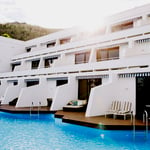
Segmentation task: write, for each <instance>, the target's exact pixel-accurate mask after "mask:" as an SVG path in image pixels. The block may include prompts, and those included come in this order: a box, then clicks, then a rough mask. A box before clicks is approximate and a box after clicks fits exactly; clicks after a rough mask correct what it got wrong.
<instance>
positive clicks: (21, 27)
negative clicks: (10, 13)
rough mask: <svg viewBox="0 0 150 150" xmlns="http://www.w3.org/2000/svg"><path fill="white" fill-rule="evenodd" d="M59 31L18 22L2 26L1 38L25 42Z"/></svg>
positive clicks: (0, 29)
mask: <svg viewBox="0 0 150 150" xmlns="http://www.w3.org/2000/svg"><path fill="white" fill-rule="evenodd" d="M59 30H60V29H47V28H42V27H39V26H34V25H29V24H26V23H18V22H13V23H5V24H0V36H5V37H10V38H14V39H18V40H23V41H27V40H30V39H34V38H37V37H40V36H44V35H47V34H49V33H52V32H56V31H59Z"/></svg>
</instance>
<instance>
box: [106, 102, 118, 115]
mask: <svg viewBox="0 0 150 150" xmlns="http://www.w3.org/2000/svg"><path fill="white" fill-rule="evenodd" d="M120 107H121V102H120V101H112V103H111V106H110V108H109V109H108V110H107V111H106V112H105V118H106V117H107V115H113V114H114V113H116V112H118V111H119V110H120Z"/></svg>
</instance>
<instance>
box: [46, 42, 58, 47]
mask: <svg viewBox="0 0 150 150" xmlns="http://www.w3.org/2000/svg"><path fill="white" fill-rule="evenodd" d="M55 44H56V42H50V43H47V48H49V47H53V46H55Z"/></svg>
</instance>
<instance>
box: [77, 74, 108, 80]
mask: <svg viewBox="0 0 150 150" xmlns="http://www.w3.org/2000/svg"><path fill="white" fill-rule="evenodd" d="M108 77H109V75H108V74H103V75H88V76H77V77H76V79H77V80H78V79H99V78H108Z"/></svg>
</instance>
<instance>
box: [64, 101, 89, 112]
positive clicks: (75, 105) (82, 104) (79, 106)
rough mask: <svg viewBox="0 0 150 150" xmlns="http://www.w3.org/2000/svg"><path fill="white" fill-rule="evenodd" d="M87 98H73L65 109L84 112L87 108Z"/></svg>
mask: <svg viewBox="0 0 150 150" xmlns="http://www.w3.org/2000/svg"><path fill="white" fill-rule="evenodd" d="M86 106H87V100H71V101H69V103H68V104H67V105H66V106H64V107H63V111H75V112H80V111H81V112H82V111H85V110H86Z"/></svg>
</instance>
